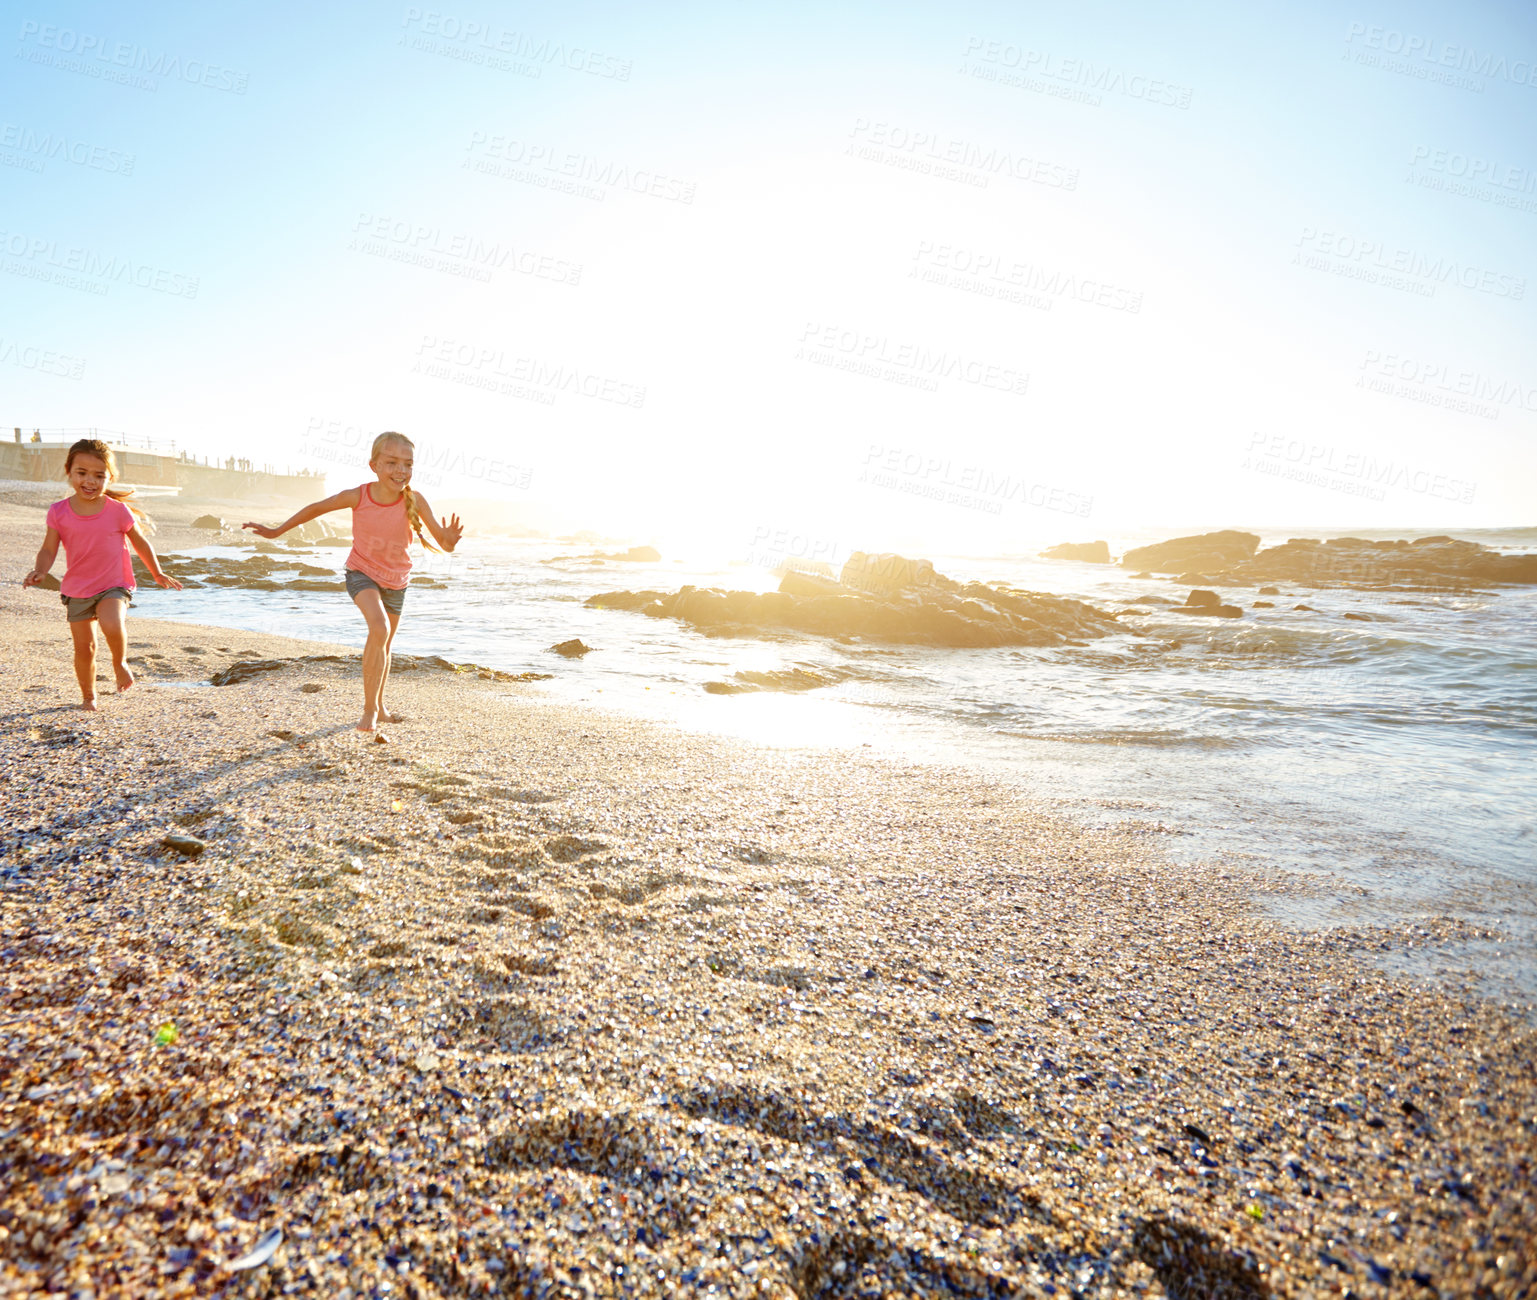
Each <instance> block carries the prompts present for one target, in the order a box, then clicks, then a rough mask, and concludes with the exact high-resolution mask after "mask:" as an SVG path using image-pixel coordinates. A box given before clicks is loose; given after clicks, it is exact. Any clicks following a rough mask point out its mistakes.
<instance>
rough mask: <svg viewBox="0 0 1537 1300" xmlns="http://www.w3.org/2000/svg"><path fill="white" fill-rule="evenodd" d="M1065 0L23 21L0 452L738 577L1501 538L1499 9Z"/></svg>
mask: <svg viewBox="0 0 1537 1300" xmlns="http://www.w3.org/2000/svg"><path fill="white" fill-rule="evenodd" d="M1058 8H1060V9H1061V10H1062V12H1060V13H1055V14H1053V13H1050V12H1047V11H1046V10H1044V9H1042V8H1039V7H1036V8H1034V9H1033V10H1026V9H1024V8H1022V7H1019V6H1003V5H997V4H986V3H973V4H966V3H962V4H947V5H939V4H928V5H903V6H901V7H899V8H895V9H893V8H891V7H889V6H876V5H846V6H837V7H831V8H830V7H828V6H825V5H806V4H791V5H782V6H774V7H773V8H772V9H770V7H768V6H761V7H755V8H748V7H745V6H720V5H697V6H691V5H672V6H662V7H656V8H652V9H651V10H650V11H648V12H644V13H639V12H636V10H635V8H634V7H632V6H626V7H623V8H620V7H618V6H602V5H591V4H575V5H565V6H559V7H556V6H547V7H544V8H539V7H528V6H519V7H516V8H514V7H512V6H507V5H498V4H490V3H478V2H477V3H474V4H466V5H464V6H461V7H439V8H432V7H430V6H428V5H417V6H405V5H401V6H395V7H389V6H380V5H363V4H354V5H334V6H299V5H293V4H283V3H279V4H275V5H271V6H264V7H259V8H258V7H255V6H250V7H245V8H243V9H242V10H240V11H239V12H227V11H223V10H221V8H220V7H210V6H191V5H185V4H169V5H166V6H162V7H158V8H157V9H156V10H155V11H154V12H140V13H124V12H123V11H121V10H120V9H119V8H117V7H113V6H107V5H93V4H59V5H46V6H45V5H38V6H34V7H26V6H23V7H22V9H21V10H19V11H18V10H16V9H14V8H13V9H12V10H11V11H10V14H11V16H10V18H9V19H8V22H9V30H8V35H7V37H6V39H7V41H8V42H9V44H8V46H6V47H5V48H4V51H3V52H4V53H5V55H6V58H7V62H6V65H5V69H6V77H5V81H4V88H3V90H0V97H3V98H0V193H3V194H4V202H3V205H0V231H3V235H0V270H3V271H4V273H5V274H4V275H3V277H0V303H3V307H0V422H3V425H4V427H5V428H6V429H7V430H8V429H9V428H10V427H11V426H13V425H23V426H26V427H28V428H30V427H31V426H34V425H36V426H42V427H45V428H47V427H77V426H99V427H104V428H110V429H118V430H124V431H127V432H129V433H132V434H135V435H140V436H146V435H147V436H155V437H161V438H166V439H175V440H176V441H177V442H178V444H180V445H182V446H187V447H191V448H193V449H194V450H196V451H200V452H207V453H211V454H220V455H223V454H244V455H254V456H255V458H256V459H258V460H264V461H265V460H271V461H276V462H286V463H290V464H294V465H298V464H301V463H308V464H311V465H314V466H316V467H320V468H325V469H327V470H328V471H329V472H330V473H331V475H332V483H333V484H334V485H336V486H340V485H341V484H343V483H349V482H356V481H359V479H360V478H362V477H366V476H367V471H366V469H365V468H364V467H363V466H362V464H361V461H362V459H363V457H361V456H356V455H355V454H354V450H355V449H354V448H353V447H352V445H351V444H352V443H354V442H355V441H356V440H357V439H358V438H359V437H361V436H362V434H363V433H364V432H373V431H377V430H381V429H385V428H398V429H404V430H406V431H408V432H410V433H412V434H413V436H415V437H416V438H417V441H418V448H419V457H420V459H421V461H422V462H423V463H424V464H425V465H427V466H429V467H431V466H435V467H436V468H435V469H429V470H427V471H425V473H426V474H431V473H435V474H436V478H428V477H425V474H424V479H423V482H424V483H428V482H430V483H431V484H432V489H431V490H433V491H436V492H437V493H438V494H439V495H453V496H471V495H486V496H491V497H496V498H499V499H502V500H505V501H508V502H511V503H513V504H514V505H524V504H526V505H528V506H530V507H532V508H537V509H539V510H542V511H554V512H555V513H556V514H558V515H560V516H562V517H564V518H566V519H568V520H569V521H570V522H572V523H585V524H587V525H589V526H597V527H610V528H613V529H615V530H616V531H617V530H627V531H632V532H636V533H640V534H647V535H653V534H654V535H664V534H667V533H669V531H671V530H675V529H676V528H677V527H678V526H679V522H680V521H681V520H685V519H687V520H690V521H694V522H695V523H696V524H697V526H698V527H699V528H700V529H701V530H703V531H705V532H708V533H712V534H714V535H717V536H724V537H726V538H728V540H730V541H733V542H736V541H744V540H745V536H744V537H743V538H737V537H736V534H737V533H745V532H746V531H751V530H757V529H759V528H761V527H763V526H764V525H765V524H768V525H772V526H774V527H776V528H779V527H784V528H796V529H802V530H821V531H822V532H823V533H829V532H836V533H837V535H839V536H840V537H850V538H851V539H852V541H853V544H868V545H886V544H915V543H926V544H928V545H929V546H931V547H935V548H952V549H953V548H958V547H960V546H963V545H993V544H996V545H1001V546H1007V545H1011V544H1013V543H1015V542H1018V541H1022V540H1025V539H1034V538H1042V539H1046V540H1062V539H1066V538H1088V537H1094V536H1104V535H1106V534H1107V533H1115V532H1117V531H1120V530H1124V529H1127V528H1131V527H1135V526H1160V525H1165V524H1167V525H1169V526H1181V525H1184V524H1187V523H1203V522H1213V523H1220V522H1234V523H1246V522H1252V523H1256V524H1264V523H1267V522H1276V523H1283V522H1284V523H1296V524H1299V525H1308V526H1318V527H1327V526H1334V525H1338V526H1349V525H1355V526H1361V527H1365V526H1371V525H1377V526H1398V525H1403V526H1436V527H1439V526H1461V527H1474V526H1481V525H1482V526H1496V525H1505V524H1513V523H1531V522H1533V519H1532V504H1531V503H1532V502H1533V501H1534V500H1537V329H1534V324H1533V322H1534V311H1537V285H1533V284H1531V283H1529V282H1528V277H1531V276H1534V275H1537V256H1534V254H1537V179H1534V178H1537V70H1534V65H1533V61H1534V60H1537V18H1534V11H1533V10H1532V9H1531V7H1530V6H1527V5H1518V4H1516V3H1506V4H1473V5H1462V6H1454V5H1451V4H1436V5H1416V6H1393V7H1387V6H1372V5H1363V6H1360V7H1357V8H1351V7H1348V6H1340V5H1299V4H1286V5H1279V4H1272V5H1268V6H1267V5H1260V6H1236V7H1235V6H1232V5H1227V4H1216V3H1192V4H1186V5H1183V6H1178V7H1172V8H1171V11H1170V12H1163V13H1153V12H1150V11H1149V10H1148V9H1147V8H1146V7H1145V6H1139V5H1132V4H1130V3H1115V4H1108V3H1100V4H1095V3H1089V4H1083V5H1075V6H1071V7H1068V6H1060V7H1058ZM114 78H116V79H114ZM125 79H126V84H125ZM203 82H207V83H209V84H203ZM130 158H131V169H130V168H129V167H128V165H127V164H128V161H129V159H130ZM947 169H948V170H947ZM563 176H565V177H568V178H569V180H570V182H571V183H572V184H574V185H576V186H578V187H586V188H585V192H578V193H568V192H562V191H561V190H560V189H558V188H556V187H555V186H554V185H552V184H551V182H558V181H559V180H560V179H561V178H562V177H563ZM1422 181H1423V182H1425V183H1421V182H1422ZM1459 186H1461V187H1463V190H1459V188H1458V187H1459ZM648 189H649V190H651V191H654V192H648ZM1464 191H1465V192H1464ZM46 277H51V278H46ZM68 277H73V278H74V283H69V282H64V283H61V282H60V280H61V279H65V280H66V281H67V278H68ZM1373 277H1375V278H1373ZM194 279H195V281H196V292H195V296H191V294H190V292H189V290H190V288H191V285H192V282H193V280H194ZM140 280H142V281H143V282H144V283H143V284H142V285H141V284H140V283H137V282H136V281H140ZM1385 280H1387V281H1391V282H1390V283H1385V282H1384V281H1385ZM157 285H158V286H159V287H155V286H157ZM103 287H104V288H105V290H106V292H104V293H103V292H101V289H102V288H103ZM167 290H169V291H167ZM1011 294H1012V295H1013V297H1012V299H1011V297H1010V295H1011ZM61 372H62V373H61ZM1374 383H1375V385H1376V387H1375V388H1374V387H1373V386H1372V385H1373V384H1374ZM488 386H489V387H488ZM500 388H507V389H510V390H511V391H510V392H503V391H499V389H500ZM1017 389H1023V390H1024V391H1023V392H1020V391H1011V390H1017ZM584 390H585V391H584ZM642 390H643V393H642ZM551 399H553V400H551ZM1459 400H1461V401H1462V402H1463V403H1464V405H1465V406H1466V405H1467V404H1469V403H1471V404H1472V409H1457V408H1456V406H1454V405H1449V403H1455V402H1457V401H1459ZM637 403H638V404H637ZM349 431H351V432H349ZM498 466H499V468H498ZM522 471H528V474H527V478H526V480H525V479H520V477H519V474H520V473H521V472H522ZM520 484H521V485H520ZM993 507H997V508H996V509H994V508H993Z"/></svg>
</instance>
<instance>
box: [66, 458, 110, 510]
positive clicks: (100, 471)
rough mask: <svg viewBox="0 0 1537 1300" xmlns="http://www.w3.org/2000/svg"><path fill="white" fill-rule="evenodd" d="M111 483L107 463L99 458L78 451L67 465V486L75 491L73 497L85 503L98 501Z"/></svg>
mask: <svg viewBox="0 0 1537 1300" xmlns="http://www.w3.org/2000/svg"><path fill="white" fill-rule="evenodd" d="M111 481H112V475H111V474H110V473H109V472H108V471H107V462H106V461H104V460H103V459H102V458H101V457H100V456H93V455H91V453H90V452H88V451H80V452H76V453H75V456H74V459H73V460H71V461H70V463H69V485H70V487H72V488H74V489H75V495H76V496H78V497H80V498H81V499H83V500H85V501H99V500H100V499H101V494H102V493H103V492H105V491H106V490H107V484H108V483H109V482H111Z"/></svg>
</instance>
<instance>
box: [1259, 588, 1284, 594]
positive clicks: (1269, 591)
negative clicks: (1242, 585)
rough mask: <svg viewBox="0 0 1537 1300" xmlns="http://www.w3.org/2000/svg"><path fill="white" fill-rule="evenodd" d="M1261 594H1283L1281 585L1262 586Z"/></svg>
mask: <svg viewBox="0 0 1537 1300" xmlns="http://www.w3.org/2000/svg"><path fill="white" fill-rule="evenodd" d="M1259 594H1260V595H1261V596H1279V595H1280V594H1281V589H1280V588H1279V587H1261V588H1260V589H1259Z"/></svg>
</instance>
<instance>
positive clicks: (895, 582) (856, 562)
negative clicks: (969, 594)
mask: <svg viewBox="0 0 1537 1300" xmlns="http://www.w3.org/2000/svg"><path fill="white" fill-rule="evenodd" d="M839 576H840V577H841V579H842V581H843V585H844V586H845V587H852V588H854V589H855V590H857V591H868V592H875V593H877V594H880V595H886V594H889V593H892V592H898V591H911V590H913V589H914V588H917V587H933V586H944V585H945V584H947V583H948V584H949V586H950V587H951V588H954V587H955V586H956V584H955V583H953V582H950V580H949V579H948V578H943V579H942V578H940V576H939V575H938V574H937V573H935V572H934V565H933V564H932V563H931V562H930V561H928V560H910V559H908V558H907V557H906V556H905V555H895V554H891V553H888V552H882V553H879V554H868V553H866V552H864V551H855V552H854V553H853V554H852V555H851V556H849V558H848V559H847V560H846V561H845V562H844V565H843V572H842V574H841V575H839Z"/></svg>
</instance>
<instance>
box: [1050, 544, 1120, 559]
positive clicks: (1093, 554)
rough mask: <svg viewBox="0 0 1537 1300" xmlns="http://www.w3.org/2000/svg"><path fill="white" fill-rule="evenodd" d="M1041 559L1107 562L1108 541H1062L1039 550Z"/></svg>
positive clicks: (1108, 553) (1108, 557)
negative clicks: (1057, 544)
mask: <svg viewBox="0 0 1537 1300" xmlns="http://www.w3.org/2000/svg"><path fill="white" fill-rule="evenodd" d="M1041 558H1042V559H1043V560H1079V561H1081V562H1082V563H1084V564H1109V563H1110V545H1109V543H1108V542H1063V543H1062V544H1061V545H1060V546H1052V547H1048V548H1047V549H1046V550H1044V551H1042V552H1041Z"/></svg>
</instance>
